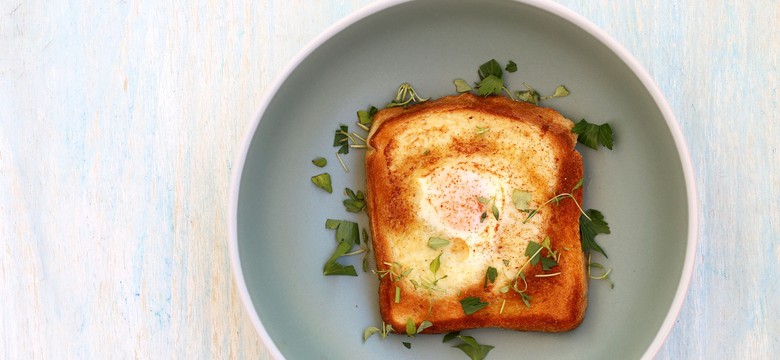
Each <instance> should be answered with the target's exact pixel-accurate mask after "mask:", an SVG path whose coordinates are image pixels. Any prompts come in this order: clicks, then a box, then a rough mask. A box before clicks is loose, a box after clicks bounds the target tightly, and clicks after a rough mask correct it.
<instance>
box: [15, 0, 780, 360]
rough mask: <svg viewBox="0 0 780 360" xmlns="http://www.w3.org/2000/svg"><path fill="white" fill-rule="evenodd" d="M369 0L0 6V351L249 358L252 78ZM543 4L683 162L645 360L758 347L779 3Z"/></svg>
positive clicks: (765, 292) (253, 338)
mask: <svg viewBox="0 0 780 360" xmlns="http://www.w3.org/2000/svg"><path fill="white" fill-rule="evenodd" d="M370 2H372V1H370V0H351V1H347V0H344V1H302V0H297V1H278V0H272V1H262V2H257V1H242V0H212V1H195V2H185V3H181V4H180V3H177V2H155V1H145V2H142V1H131V0H128V1H111V2H104V1H75V0H66V1H60V2H51V3H47V4H44V3H43V2H35V1H33V2H21V1H20V2H16V1H4V2H2V3H0V297H1V298H2V300H0V358H4V359H17V358H43V359H48V358H120V359H121V358H172V357H178V358H268V353H267V351H266V350H265V348H264V347H263V345H262V344H261V343H260V340H259V337H258V336H257V334H256V332H255V330H254V329H253V327H252V324H251V322H250V321H249V318H248V316H247V314H246V312H245V311H244V308H243V305H242V304H241V302H240V300H239V298H238V296H237V293H236V290H235V285H234V284H233V281H232V278H231V275H230V268H229V265H228V254H227V221H228V219H227V202H228V187H229V177H230V171H231V169H232V165H233V161H234V158H235V156H236V152H237V150H238V144H239V140H240V138H241V136H242V135H243V133H244V131H245V128H246V125H247V123H248V121H249V120H250V119H251V118H252V117H253V116H254V114H255V111H256V109H257V107H258V105H259V103H260V99H261V97H262V96H263V94H264V92H265V89H267V88H268V86H269V85H270V83H271V81H272V80H273V78H274V77H275V76H277V75H278V74H279V72H280V71H281V69H282V68H283V66H284V65H285V64H286V63H287V62H288V61H289V60H290V59H291V58H292V57H293V56H294V55H295V54H296V53H297V52H298V51H300V50H301V49H302V48H303V47H304V46H305V44H306V43H308V42H309V41H310V40H311V39H313V38H314V37H315V36H316V35H317V34H318V33H320V32H321V31H322V30H324V29H325V28H327V26H329V25H331V24H333V23H335V22H336V21H338V20H340V19H342V18H344V17H346V16H347V15H348V14H350V13H351V12H353V11H356V10H357V9H359V8H360V7H362V6H364V5H366V4H368V3H370ZM557 2H559V3H561V4H563V5H564V6H566V7H569V8H571V9H572V10H574V11H575V12H577V13H579V14H581V15H583V16H584V17H585V18H587V19H589V20H590V21H592V22H594V23H595V24H597V25H598V26H600V27H601V28H602V29H604V30H605V31H606V32H608V33H609V34H611V35H612V36H613V37H615V38H616V39H617V40H618V41H619V42H621V43H622V44H623V45H624V46H625V47H626V48H627V49H628V50H629V51H630V52H631V53H633V54H634V55H635V57H636V58H637V59H638V60H639V62H640V63H641V64H643V65H644V66H645V67H646V69H647V70H648V72H649V73H650V74H651V75H652V76H653V77H654V79H655V80H656V82H657V84H658V85H659V87H660V88H661V90H662V91H663V92H664V93H665V94H666V97H667V99H668V101H669V103H670V104H671V106H672V108H673V110H674V112H675V113H676V115H677V117H678V120H679V122H680V125H681V128H682V130H683V132H684V134H685V136H686V138H687V143H688V146H689V148H690V151H691V156H692V158H693V164H694V167H695V172H696V176H697V185H698V190H699V201H700V204H699V205H700V208H701V217H700V220H701V227H700V239H699V246H698V249H697V250H698V252H697V256H696V260H697V264H696V267H695V270H694V274H693V279H692V283H691V287H690V290H689V292H688V297H687V299H686V301H685V304H684V306H683V309H682V311H681V314H680V317H679V318H678V320H677V322H676V325H675V327H674V329H673V330H672V332H671V334H670V336H669V338H668V339H667V341H666V343H665V345H664V346H663V348H662V349H661V351H660V353H659V355H658V358H659V359H686V358H724V359H731V358H771V357H772V356H773V355H774V354H777V353H778V352H780V337H778V335H777V334H779V333H780V326H779V324H780V321H778V319H780V313H778V312H779V311H778V309H780V300H778V299H780V291H778V282H780V269H778V264H780V245H778V244H780V157H779V156H778V147H780V115H778V114H779V113H780V97H779V96H778V95H780V94H778V76H779V75H778V73H780V71H779V70H780V32H778V31H777V24H778V23H780V2H777V1H772V0H757V1H749V2H748V1H743V2H736V3H732V2H728V1H680V2H674V3H672V2H665V1H658V0H652V1H651V0H638V1H620V2H614V1H605V0H600V1H584V0H559V1H557ZM649 276H652V275H651V274H650V275H649ZM675 280H676V279H670V281H675Z"/></svg>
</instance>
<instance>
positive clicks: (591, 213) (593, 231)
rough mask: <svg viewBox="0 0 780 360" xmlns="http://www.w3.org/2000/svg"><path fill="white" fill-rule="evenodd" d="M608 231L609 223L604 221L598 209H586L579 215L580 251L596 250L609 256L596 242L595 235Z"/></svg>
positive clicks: (607, 232)
mask: <svg viewBox="0 0 780 360" xmlns="http://www.w3.org/2000/svg"><path fill="white" fill-rule="evenodd" d="M609 233H610V231H609V224H607V222H606V221H604V215H602V214H601V212H599V211H598V210H594V209H588V211H586V212H585V213H583V214H582V215H580V236H581V238H582V239H581V240H582V251H585V252H588V251H591V250H592V251H596V252H599V253H601V255H604V257H607V258H609V256H607V253H606V252H605V251H604V249H602V248H601V246H599V244H597V243H596V235H598V234H609Z"/></svg>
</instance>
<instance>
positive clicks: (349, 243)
mask: <svg viewBox="0 0 780 360" xmlns="http://www.w3.org/2000/svg"><path fill="white" fill-rule="evenodd" d="M325 228H326V229H330V230H336V242H337V243H338V245H337V246H336V251H334V252H333V255H331V257H330V258H329V259H328V261H326V262H325V266H324V267H323V270H322V273H323V275H326V276H327V275H348V276H357V272H356V271H355V267H354V266H352V265H347V266H344V265H342V264H340V263H338V262H337V260H338V259H339V258H340V257H342V256H349V255H354V254H358V253H362V252H365V251H366V250H359V251H358V252H354V253H351V252H350V251H352V248H353V247H355V246H358V245H359V244H360V234H359V232H358V224H357V223H355V222H352V221H346V220H333V219H328V220H327V221H325Z"/></svg>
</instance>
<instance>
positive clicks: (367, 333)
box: [363, 321, 395, 342]
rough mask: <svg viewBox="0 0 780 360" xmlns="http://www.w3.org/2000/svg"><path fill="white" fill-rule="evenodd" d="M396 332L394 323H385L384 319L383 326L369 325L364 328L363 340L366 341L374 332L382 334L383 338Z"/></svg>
mask: <svg viewBox="0 0 780 360" xmlns="http://www.w3.org/2000/svg"><path fill="white" fill-rule="evenodd" d="M392 332H395V329H393V325H390V324H385V322H384V321H382V328H378V327H376V326H369V327H367V328H366V329H365V330H363V342H366V340H368V338H370V337H371V336H372V335H374V334H379V335H380V336H382V339H385V338H387V335H388V334H390V333H392Z"/></svg>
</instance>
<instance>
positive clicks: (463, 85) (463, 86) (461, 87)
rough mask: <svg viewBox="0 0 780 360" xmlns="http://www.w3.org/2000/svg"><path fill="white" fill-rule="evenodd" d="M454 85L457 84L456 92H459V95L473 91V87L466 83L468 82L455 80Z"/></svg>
mask: <svg viewBox="0 0 780 360" xmlns="http://www.w3.org/2000/svg"><path fill="white" fill-rule="evenodd" d="M453 83H455V91H457V92H458V93H464V92H469V91H471V85H469V83H468V82H466V80H463V79H455V81H454V82H453Z"/></svg>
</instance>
